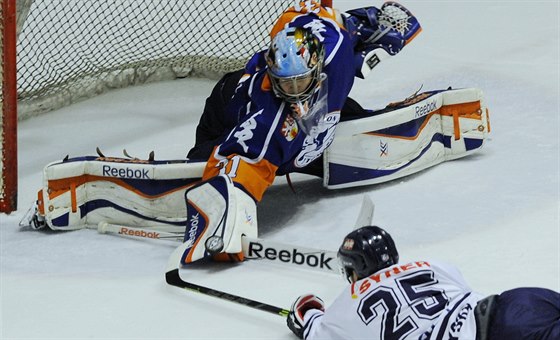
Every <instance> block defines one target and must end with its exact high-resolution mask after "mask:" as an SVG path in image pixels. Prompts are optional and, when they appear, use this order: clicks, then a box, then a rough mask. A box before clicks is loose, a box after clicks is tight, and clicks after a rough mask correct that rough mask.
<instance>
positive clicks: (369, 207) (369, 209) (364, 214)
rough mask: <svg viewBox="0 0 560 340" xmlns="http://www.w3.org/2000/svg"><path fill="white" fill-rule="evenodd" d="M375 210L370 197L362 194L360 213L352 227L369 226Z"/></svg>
mask: <svg viewBox="0 0 560 340" xmlns="http://www.w3.org/2000/svg"><path fill="white" fill-rule="evenodd" d="M374 210H375V205H374V204H373V201H372V200H371V198H370V197H369V196H367V195H364V198H363V200H362V207H361V208H360V214H359V215H358V218H357V219H356V223H355V224H354V229H358V228H361V227H365V226H370V225H371V223H372V222H373V213H374Z"/></svg>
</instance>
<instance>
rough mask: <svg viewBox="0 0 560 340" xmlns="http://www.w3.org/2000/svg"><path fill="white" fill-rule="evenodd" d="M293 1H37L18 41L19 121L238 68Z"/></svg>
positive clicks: (260, 45)
mask: <svg viewBox="0 0 560 340" xmlns="http://www.w3.org/2000/svg"><path fill="white" fill-rule="evenodd" d="M292 2H293V1H291V0H280V1H279V0H274V1H256V0H252V1H251V0H237V1H208V0H165V1H161V0H35V1H33V2H32V4H31V7H30V8H29V11H28V15H27V17H26V19H25V23H24V24H23V27H22V28H21V32H20V35H19V40H18V97H19V116H20V118H22V117H27V116H29V115H33V114H36V113H40V112H44V111H47V110H52V109H55V108H58V107H61V106H64V105H67V104H70V103H72V102H75V101H77V100H80V99H83V98H87V97H90V96H93V95H96V94H99V93H102V92H104V91H106V90H107V89H110V88H120V87H124V86H129V85H134V84H138V83H144V82H150V81H159V80H164V79H172V78H176V77H186V76H192V75H202V76H207V77H217V76H219V75H220V74H223V73H225V72H229V71H233V70H236V69H239V68H241V67H242V66H243V64H244V63H245V61H246V60H247V58H248V57H250V55H251V54H252V53H254V52H255V51H257V50H259V49H263V48H266V46H267V44H268V32H269V30H270V27H271V25H272V24H273V22H274V20H275V19H276V18H277V17H278V15H279V14H280V13H281V12H282V11H283V10H284V9H286V8H287V7H289V6H290V5H291V4H292Z"/></svg>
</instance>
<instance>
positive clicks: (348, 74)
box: [203, 2, 354, 200]
mask: <svg viewBox="0 0 560 340" xmlns="http://www.w3.org/2000/svg"><path fill="white" fill-rule="evenodd" d="M310 6H311V7H306V6H303V7H301V6H298V7H297V8H296V7H292V8H290V9H288V10H287V11H286V12H284V14H283V15H282V16H281V17H280V18H279V20H278V21H277V23H276V25H275V26H274V28H273V29H272V31H271V36H274V35H275V34H276V32H278V31H280V30H282V29H284V28H286V27H304V28H307V29H310V30H311V31H312V33H313V34H314V35H315V36H316V37H317V38H318V39H319V41H321V43H322V44H323V45H324V47H325V60H324V66H323V70H322V75H321V78H322V81H321V85H320V86H319V88H318V89H317V91H316V92H315V93H314V95H313V96H312V98H311V99H309V100H308V103H309V109H310V110H324V114H323V116H324V119H323V120H322V121H321V122H320V123H319V124H318V126H317V127H316V128H315V130H314V131H313V132H312V133H304V132H303V131H302V130H301V128H300V127H299V126H298V124H297V122H296V121H295V120H294V119H293V118H292V114H291V112H292V110H293V108H292V107H291V106H290V104H289V103H287V102H285V101H283V100H282V99H280V98H278V97H277V96H276V95H275V94H274V91H273V90H272V85H271V82H270V79H269V76H268V74H267V72H266V68H265V65H266V63H265V59H264V53H265V51H261V52H259V53H257V54H255V55H254V56H253V57H252V58H251V59H250V61H249V62H248V63H247V65H246V69H245V74H244V75H243V76H242V77H241V80H240V81H239V84H238V86H237V88H236V90H235V94H234V95H233V97H232V99H231V101H230V102H229V103H228V105H227V107H226V115H227V119H228V120H230V121H233V122H238V123H237V125H236V126H235V127H234V128H233V129H232V130H231V132H230V133H229V134H228V135H227V137H226V138H225V139H224V140H223V141H222V143H221V144H219V145H218V146H217V147H216V148H215V149H214V151H213V153H212V155H211V156H210V158H209V160H208V165H207V167H206V170H205V172H204V177H203V179H207V178H211V177H214V176H216V175H217V174H220V173H222V174H227V175H228V176H229V177H231V178H232V179H233V181H234V182H235V183H237V184H240V185H241V186H242V187H243V188H244V189H245V190H246V191H248V192H249V193H250V194H251V195H252V196H253V197H254V198H255V199H256V200H260V199H261V198H262V195H263V193H264V192H265V190H266V189H267V188H268V187H269V186H270V185H271V184H272V182H273V181H274V178H275V176H276V174H284V173H288V172H291V171H294V170H297V169H301V168H304V167H306V166H307V165H309V164H310V163H311V162H312V161H314V160H316V159H317V158H319V157H320V156H321V155H322V153H323V152H324V150H325V149H326V148H327V147H328V146H329V145H330V143H331V142H332V140H333V138H334V131H335V128H336V125H337V123H338V122H339V120H340V110H341V109H342V106H343V104H344V103H345V101H346V99H347V97H348V94H349V92H350V90H351V88H352V84H353V81H354V67H353V64H352V60H353V48H352V43H351V40H350V37H349V35H348V33H347V32H346V31H345V30H344V29H343V28H342V27H341V26H339V24H338V23H337V22H336V21H335V20H334V16H333V14H332V12H331V11H329V10H327V9H325V8H322V7H320V6H318V5H317V4H316V3H315V2H310Z"/></svg>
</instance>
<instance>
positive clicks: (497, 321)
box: [288, 226, 560, 340]
mask: <svg viewBox="0 0 560 340" xmlns="http://www.w3.org/2000/svg"><path fill="white" fill-rule="evenodd" d="M338 256H339V260H340V263H341V267H342V268H343V270H344V272H345V274H346V277H347V278H348V281H349V282H350V283H351V284H350V286H349V287H347V288H346V289H345V290H344V291H343V292H342V294H340V295H339V296H338V298H337V299H336V300H335V301H334V302H333V304H332V305H331V306H330V307H328V308H326V309H325V306H324V303H323V301H322V300H321V299H320V298H318V297H317V296H315V295H312V294H307V295H302V296H300V297H299V298H298V299H297V300H296V301H295V302H294V304H293V305H292V308H291V311H290V314H289V316H288V327H289V328H290V329H291V330H292V331H293V332H294V333H295V334H296V335H297V336H298V337H299V338H302V339H381V340H389V339H473V340H475V339H476V340H483V339H489V340H492V339H560V294H558V293H557V292H554V291H551V290H548V289H544V288H517V289H513V290H509V291H506V292H503V293H502V294H500V295H492V296H489V297H486V298H485V297H484V296H483V295H480V294H478V293H475V292H473V291H472V289H471V288H470V287H469V286H468V285H467V283H466V282H465V280H464V279H463V277H462V275H461V273H460V272H459V271H458V270H457V269H456V268H455V267H453V266H450V265H446V264H442V263H436V262H432V261H430V262H426V261H414V262H410V263H406V264H399V263H398V261H399V254H398V252H397V248H396V247H395V243H394V241H393V239H392V238H391V236H390V235H389V234H388V233H387V232H386V231H385V230H383V229H381V228H379V227H375V226H370V227H363V228H360V229H357V230H355V231H353V232H351V233H350V234H348V235H347V236H346V237H345V239H344V241H343V244H342V245H341V246H340V249H339V252H338Z"/></svg>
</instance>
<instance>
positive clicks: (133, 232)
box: [119, 227, 159, 238]
mask: <svg viewBox="0 0 560 340" xmlns="http://www.w3.org/2000/svg"><path fill="white" fill-rule="evenodd" d="M119 234H121V235H128V236H136V237H145V238H159V233H156V232H155V231H148V232H146V231H144V230H132V229H129V228H125V227H122V228H121V229H119Z"/></svg>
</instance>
